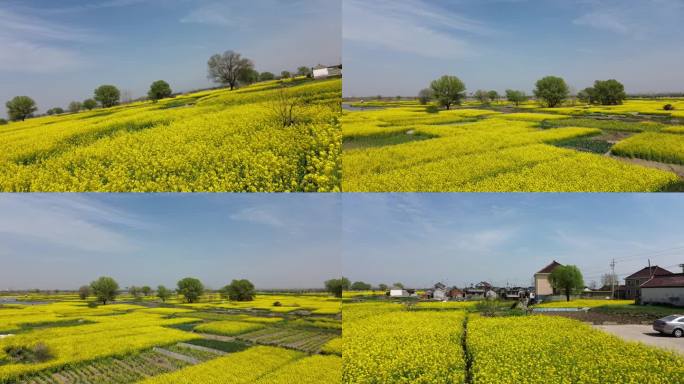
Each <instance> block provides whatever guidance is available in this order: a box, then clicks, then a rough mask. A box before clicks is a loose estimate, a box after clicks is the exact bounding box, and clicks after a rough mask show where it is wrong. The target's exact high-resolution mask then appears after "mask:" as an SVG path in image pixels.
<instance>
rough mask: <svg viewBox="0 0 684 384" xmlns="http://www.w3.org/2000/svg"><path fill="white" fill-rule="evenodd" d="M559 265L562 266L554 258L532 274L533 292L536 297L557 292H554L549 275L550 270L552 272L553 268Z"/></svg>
mask: <svg viewBox="0 0 684 384" xmlns="http://www.w3.org/2000/svg"><path fill="white" fill-rule="evenodd" d="M560 266H562V264H561V263H559V262H557V261H556V260H554V261H553V262H551V264H549V265H547V266H546V267H544V268H542V269H540V270H539V272H537V273H535V274H534V293H535V295H536V296H537V297H540V296H549V295H555V294H557V293H558V292H555V290H554V289H553V287H552V286H551V281H550V280H549V276H551V272H553V270H554V269H556V268H558V267H560Z"/></svg>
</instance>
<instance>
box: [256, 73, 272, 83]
mask: <svg viewBox="0 0 684 384" xmlns="http://www.w3.org/2000/svg"><path fill="white" fill-rule="evenodd" d="M274 79H275V75H274V74H273V73H271V72H261V73H260V74H259V81H269V80H274Z"/></svg>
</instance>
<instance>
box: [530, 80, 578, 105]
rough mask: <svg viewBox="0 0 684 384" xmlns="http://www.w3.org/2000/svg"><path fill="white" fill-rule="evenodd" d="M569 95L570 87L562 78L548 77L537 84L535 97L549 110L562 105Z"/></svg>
mask: <svg viewBox="0 0 684 384" xmlns="http://www.w3.org/2000/svg"><path fill="white" fill-rule="evenodd" d="M569 94H570V89H569V88H568V85H567V84H565V80H563V79H562V78H560V77H556V76H546V77H544V78H542V79H539V80H537V82H536V83H535V89H534V95H535V96H536V97H537V99H539V101H541V103H542V104H544V105H546V106H547V107H549V108H554V107H556V106H559V105H561V104H562V103H563V101H565V99H567V98H568V95H569Z"/></svg>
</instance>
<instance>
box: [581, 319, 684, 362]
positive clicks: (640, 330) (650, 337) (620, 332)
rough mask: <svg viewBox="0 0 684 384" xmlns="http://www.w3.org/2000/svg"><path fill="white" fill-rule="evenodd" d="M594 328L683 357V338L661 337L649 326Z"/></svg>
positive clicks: (631, 325)
mask: <svg viewBox="0 0 684 384" xmlns="http://www.w3.org/2000/svg"><path fill="white" fill-rule="evenodd" d="M594 327H595V328H598V329H601V330H603V331H605V332H608V333H612V334H613V335H616V336H618V337H620V338H622V339H624V340H627V341H640V342H642V343H644V344H648V345H653V346H656V347H660V348H665V349H670V350H674V351H675V352H678V353H679V354H681V355H682V356H684V338H680V339H677V338H675V337H672V336H666V335H661V334H660V333H658V332H656V331H654V330H653V327H652V326H651V325H638V324H619V325H594Z"/></svg>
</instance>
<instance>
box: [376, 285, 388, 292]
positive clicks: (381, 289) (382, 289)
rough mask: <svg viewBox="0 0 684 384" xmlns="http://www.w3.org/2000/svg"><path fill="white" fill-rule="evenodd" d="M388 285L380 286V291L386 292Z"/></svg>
mask: <svg viewBox="0 0 684 384" xmlns="http://www.w3.org/2000/svg"><path fill="white" fill-rule="evenodd" d="M387 288H388V287H387V284H378V289H379V290H380V291H386V290H387Z"/></svg>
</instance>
